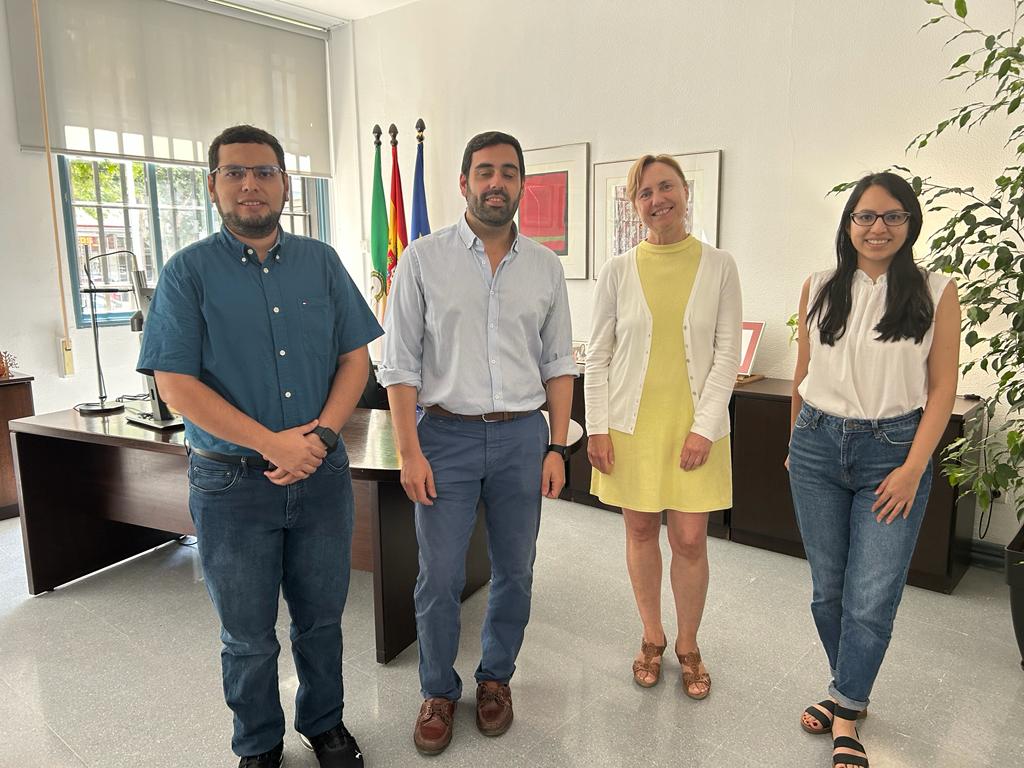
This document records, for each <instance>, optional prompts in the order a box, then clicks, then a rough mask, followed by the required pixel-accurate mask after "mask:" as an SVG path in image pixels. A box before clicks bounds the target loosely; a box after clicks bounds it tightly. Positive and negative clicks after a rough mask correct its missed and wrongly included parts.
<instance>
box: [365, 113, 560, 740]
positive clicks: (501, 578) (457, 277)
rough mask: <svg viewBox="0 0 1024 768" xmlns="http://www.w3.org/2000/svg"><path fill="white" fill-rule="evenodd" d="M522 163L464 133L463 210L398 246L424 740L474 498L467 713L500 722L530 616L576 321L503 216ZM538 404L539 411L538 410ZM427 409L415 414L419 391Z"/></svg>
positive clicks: (439, 720) (462, 576)
mask: <svg viewBox="0 0 1024 768" xmlns="http://www.w3.org/2000/svg"><path fill="white" fill-rule="evenodd" d="M525 173H526V168H525V163H524V162H523V151H522V148H521V147H520V145H519V142H518V141H517V140H516V139H515V138H513V137H512V136H509V135H508V134H504V133H498V132H488V133H482V134H480V135H478V136H475V137H473V138H472V139H471V140H470V142H469V144H468V145H467V146H466V151H465V154H464V156H463V161H462V173H461V175H460V177H459V188H460V190H461V192H462V195H463V197H465V198H466V213H465V216H463V217H460V219H459V221H458V223H456V224H453V225H451V226H449V227H445V228H444V229H442V230H440V231H438V232H435V233H434V234H432V235H428V236H426V237H423V238H420V239H418V240H416V241H415V242H413V243H411V244H410V245H409V248H408V249H406V251H405V252H404V253H403V254H402V258H401V259H400V260H399V263H398V267H397V269H396V272H395V276H394V281H393V284H392V287H391V293H390V297H389V300H388V310H387V316H386V317H385V320H384V328H385V331H386V335H385V337H384V355H383V361H382V363H381V365H380V368H379V371H378V377H379V379H380V381H381V383H382V384H383V385H384V386H385V387H387V389H388V399H389V401H390V403H391V413H392V419H393V422H394V425H395V431H396V435H397V439H398V444H399V445H398V448H399V452H400V454H401V458H402V486H403V487H404V488H405V492H406V493H407V494H408V495H409V498H410V499H412V500H413V501H414V502H415V503H416V538H417V541H418V543H419V553H420V554H419V564H420V572H419V578H418V579H417V581H416V592H415V603H416V629H417V634H418V636H419V648H420V687H421V692H422V694H423V698H424V701H423V704H422V706H421V708H420V713H419V716H418V717H417V719H416V726H415V731H414V736H413V740H414V742H415V744H416V748H417V749H418V750H419V751H420V752H421V753H423V754H438V753H439V752H442V751H444V749H445V748H446V747H447V746H448V743H449V742H450V741H451V736H452V718H453V714H454V711H455V704H456V702H457V701H458V699H459V698H460V697H461V695H462V680H461V679H460V677H459V675H458V673H457V672H456V671H455V666H454V664H455V657H456V655H457V653H458V648H459V628H460V623H459V622H460V619H459V615H460V602H459V598H460V595H461V593H462V589H463V586H464V584H465V580H466V573H465V565H466V549H467V547H468V544H469V539H470V535H471V534H472V532H473V528H474V525H475V522H476V510H477V504H478V502H479V501H480V500H481V499H482V500H483V502H484V505H485V507H486V510H487V512H486V523H487V533H488V539H489V551H490V556H491V590H490V597H489V600H488V604H487V617H486V619H485V621H484V626H483V631H482V633H481V644H482V654H481V660H480V664H479V666H478V667H477V669H476V673H475V677H476V681H477V691H476V697H477V714H476V722H477V727H478V728H479V729H480V731H481V732H482V733H484V734H485V735H488V736H499V735H501V734H502V733H504V732H505V731H506V730H508V728H509V726H510V725H511V724H512V697H511V692H510V690H509V680H510V679H511V677H512V674H513V673H514V672H515V660H516V656H517V655H518V653H519V649H520V647H521V646H522V643H523V635H524V632H525V630H526V624H527V622H528V621H529V618H530V595H531V588H532V582H533V561H534V557H535V555H536V542H537V533H538V531H539V529H540V508H541V496H542V495H543V496H547V497H548V498H552V499H553V498H557V497H558V494H559V493H560V492H561V490H562V486H563V485H564V483H565V465H564V457H565V455H566V454H567V449H566V447H565V445H566V441H567V433H568V429H569V411H570V408H571V405H572V380H573V378H574V377H575V376H576V375H577V370H576V364H575V362H573V358H572V328H571V325H570V320H569V302H568V295H567V291H566V286H565V277H564V274H563V271H562V265H561V263H560V262H559V260H558V257H557V256H555V254H554V253H553V252H552V251H551V250H549V249H548V248H545V247H544V246H542V245H539V244H538V243H535V242H533V241H532V240H529V239H528V238H526V237H520V236H519V233H518V230H517V229H516V226H515V224H514V223H513V218H514V216H515V213H516V210H517V208H518V207H519V200H520V198H521V196H522V193H523V181H524V177H525ZM545 401H546V402H547V404H548V410H549V415H550V419H551V427H550V439H549V431H548V426H547V423H546V422H545V420H544V418H543V416H542V415H541V413H540V411H539V409H540V407H541V406H542V405H544V403H545ZM417 403H419V404H420V405H422V406H423V409H424V416H423V418H422V419H421V420H420V421H419V423H418V424H417V421H416V405H417Z"/></svg>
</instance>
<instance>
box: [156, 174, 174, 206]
mask: <svg viewBox="0 0 1024 768" xmlns="http://www.w3.org/2000/svg"><path fill="white" fill-rule="evenodd" d="M156 199H157V201H158V202H159V203H160V205H170V204H171V181H170V168H168V167H167V166H164V165H158V166H157V167H156Z"/></svg>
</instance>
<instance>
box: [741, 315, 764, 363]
mask: <svg viewBox="0 0 1024 768" xmlns="http://www.w3.org/2000/svg"><path fill="white" fill-rule="evenodd" d="M763 333H764V321H763V320H758V321H754V320H744V321H743V336H742V337H741V339H740V370H739V375H740V376H750V369H751V368H752V367H753V365H754V356H755V355H756V354H757V345H758V344H760V343H761V334H763Z"/></svg>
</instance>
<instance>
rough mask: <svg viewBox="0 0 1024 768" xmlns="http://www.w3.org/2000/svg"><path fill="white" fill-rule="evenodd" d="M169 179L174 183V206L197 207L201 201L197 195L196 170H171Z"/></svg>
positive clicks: (198, 194)
mask: <svg viewBox="0 0 1024 768" xmlns="http://www.w3.org/2000/svg"><path fill="white" fill-rule="evenodd" d="M171 178H172V179H173V183H174V201H175V204H176V205H181V206H190V205H198V204H199V202H200V201H201V200H202V197H201V196H200V193H199V188H198V180H197V173H196V169H194V168H172V169H171Z"/></svg>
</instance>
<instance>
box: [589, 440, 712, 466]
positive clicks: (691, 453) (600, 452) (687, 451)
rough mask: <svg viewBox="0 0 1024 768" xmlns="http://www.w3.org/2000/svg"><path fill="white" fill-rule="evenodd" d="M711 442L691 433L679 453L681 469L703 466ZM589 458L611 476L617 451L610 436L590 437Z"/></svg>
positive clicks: (709, 450) (709, 451)
mask: <svg viewBox="0 0 1024 768" xmlns="http://www.w3.org/2000/svg"><path fill="white" fill-rule="evenodd" d="M711 444H712V443H711V441H710V440H708V439H707V438H706V437H704V436H703V435H698V434H697V433H696V432H691V433H690V434H688V435H687V436H686V440H684V441H683V449H682V450H681V451H680V452H679V468H680V469H682V470H684V471H686V472H689V471H690V470H693V469H696V468H697V467H700V466H703V465H704V464H705V463H706V462H707V460H708V455H709V454H710V453H711ZM587 458H588V459H590V463H591V464H592V465H593V466H594V468H595V469H596V470H597V471H598V472H600V473H601V474H604V475H610V474H611V473H612V468H613V467H614V466H615V449H614V448H613V447H612V439H611V438H610V437H609V436H608V435H590V436H589V437H588V439H587Z"/></svg>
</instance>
